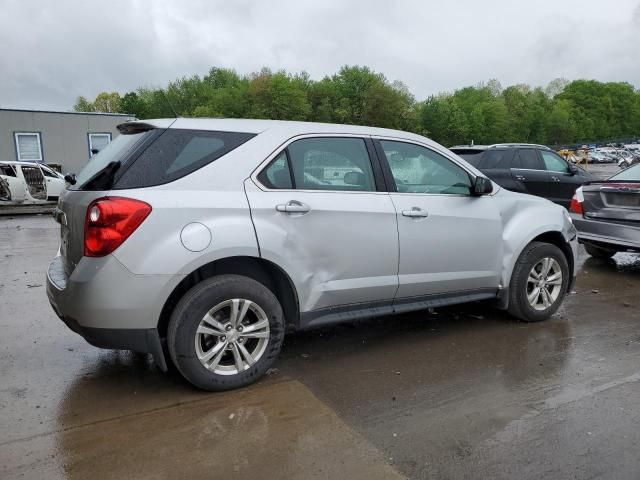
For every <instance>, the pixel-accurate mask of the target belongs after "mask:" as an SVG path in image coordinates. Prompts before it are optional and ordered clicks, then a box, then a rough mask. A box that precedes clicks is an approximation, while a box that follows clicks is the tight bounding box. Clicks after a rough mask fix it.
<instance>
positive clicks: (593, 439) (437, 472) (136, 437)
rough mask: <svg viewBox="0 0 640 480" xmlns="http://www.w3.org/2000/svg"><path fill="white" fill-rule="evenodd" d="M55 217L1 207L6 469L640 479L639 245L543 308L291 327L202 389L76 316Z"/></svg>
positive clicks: (97, 473) (1, 413)
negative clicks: (250, 360) (538, 319)
mask: <svg viewBox="0 0 640 480" xmlns="http://www.w3.org/2000/svg"><path fill="white" fill-rule="evenodd" d="M56 248H57V228H56V225H55V224H54V223H53V222H52V221H51V220H50V219H48V218H45V217H24V218H20V219H15V220H0V261H1V262H2V271H1V272H0V297H1V298H2V302H0V329H1V331H2V337H1V340H0V378H1V380H2V382H1V385H2V386H0V432H2V435H1V436H0V478H3V479H4V478H88V477H92V478H184V477H187V476H196V477H205V478H221V477H231V478H249V477H252V476H258V477H262V478H403V477H407V478H541V477H549V478H638V476H640V455H639V454H638V452H639V451H640V433H639V431H638V430H639V429H638V425H639V424H640V422H639V421H640V406H638V402H637V399H638V398H639V394H640V373H639V372H640V368H639V367H638V365H639V361H640V315H639V314H638V304H639V299H638V293H637V287H638V285H639V282H638V275H639V274H640V255H634V254H619V255H616V256H615V257H614V259H613V260H609V261H602V260H596V259H591V258H588V257H586V256H584V257H582V258H581V264H582V266H581V275H580V277H579V280H578V283H577V285H576V288H575V291H574V292H573V293H572V294H571V295H570V296H569V297H568V298H567V300H566V302H565V304H564V305H563V307H562V308H561V310H560V311H559V312H558V313H557V314H556V315H555V316H554V317H553V318H552V319H551V320H549V321H547V322H542V323H536V324H525V323H520V322H515V321H514V320H513V319H511V318H510V317H508V316H507V315H506V314H504V313H501V312H497V311H495V310H493V309H492V308H490V307H489V306H488V305H485V304H473V305H467V306H464V307H456V308H449V309H441V310H437V311H435V312H419V313H415V314H411V315H403V316H398V317H387V318H381V319H375V320H370V321H362V322H358V323H356V324H349V325H340V326H336V327H331V328H324V329H321V330H315V331H310V332H301V333H297V334H293V335H290V336H288V337H287V339H286V341H285V346H284V350H283V352H282V354H281V357H280V358H279V359H278V361H277V362H276V364H275V365H274V368H273V369H272V370H271V371H270V374H269V375H268V376H267V377H265V378H264V379H263V380H261V381H260V382H258V384H256V385H253V386H251V387H248V388H245V389H242V390H237V391H234V392H226V393H220V394H210V393H203V392H200V391H197V390H195V389H193V388H191V387H190V386H188V385H187V384H186V383H185V382H184V381H182V380H181V379H180V377H179V376H178V375H177V374H176V373H175V372H170V373H169V374H163V373H161V372H160V371H159V370H158V369H157V368H156V366H155V364H154V363H153V361H152V359H151V358H150V357H148V356H146V355H139V354H133V353H130V352H115V351H103V350H99V349H96V348H94V347H91V346H89V345H87V344H86V343H85V342H84V340H82V339H81V338H80V337H78V336H77V335H75V334H73V333H72V332H70V331H68V330H67V329H66V327H64V325H62V323H61V322H60V321H59V320H58V319H57V318H56V317H55V315H54V314H53V312H52V311H51V310H50V307H49V306H48V304H47V301H46V296H45V293H44V287H43V286H42V283H43V274H44V270H45V268H46V265H47V264H48V261H49V260H50V257H51V256H52V255H53V254H54V252H55V250H56Z"/></svg>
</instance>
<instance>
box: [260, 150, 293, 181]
mask: <svg viewBox="0 0 640 480" xmlns="http://www.w3.org/2000/svg"><path fill="white" fill-rule="evenodd" d="M258 180H260V183H262V184H263V185H264V186H266V187H267V188H283V189H291V188H293V184H292V183H291V172H290V170H289V159H288V158H287V152H282V153H281V154H280V155H278V156H277V157H276V159H275V160H274V161H273V162H271V163H270V164H269V166H268V167H267V168H265V169H264V170H263V171H262V172H260V174H259V175H258Z"/></svg>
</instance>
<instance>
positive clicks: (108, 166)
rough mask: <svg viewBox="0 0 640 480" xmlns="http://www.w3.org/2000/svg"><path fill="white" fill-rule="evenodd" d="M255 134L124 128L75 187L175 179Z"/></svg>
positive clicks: (106, 187) (146, 184)
mask: <svg viewBox="0 0 640 480" xmlns="http://www.w3.org/2000/svg"><path fill="white" fill-rule="evenodd" d="M254 136H255V134H253V133H241V132H217V131H206V130H182V129H149V130H146V131H133V132H129V131H127V130H125V131H123V133H122V134H121V135H119V136H118V137H116V139H115V140H114V141H113V142H111V143H110V144H109V145H108V146H107V147H106V148H105V149H103V150H102V151H101V152H100V153H98V154H97V155H96V156H94V157H93V158H92V159H91V160H90V161H89V163H88V164H87V166H86V167H85V168H84V169H83V170H82V171H81V172H80V174H79V175H78V176H77V178H76V185H75V186H72V187H71V189H76V190H111V189H114V190H120V189H129V188H143V187H151V186H154V185H162V184H165V183H169V182H172V181H174V180H177V179H179V178H181V177H184V176H186V175H188V174H190V173H193V172H195V171H196V170H199V169H200V168H202V167H204V166H205V165H208V164H209V163H211V162H213V161H215V160H217V159H219V158H220V157H222V156H224V155H226V154H227V153H229V152H230V151H232V150H234V149H236V148H237V147H239V146H240V145H242V144H243V143H245V142H246V141H248V140H249V139H251V138H253V137H254Z"/></svg>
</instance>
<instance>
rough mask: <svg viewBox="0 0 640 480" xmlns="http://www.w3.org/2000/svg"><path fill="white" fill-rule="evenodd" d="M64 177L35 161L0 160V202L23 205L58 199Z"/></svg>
mask: <svg viewBox="0 0 640 480" xmlns="http://www.w3.org/2000/svg"><path fill="white" fill-rule="evenodd" d="M64 188H65V181H64V177H63V176H62V175H61V174H59V173H58V172H56V171H55V170H53V169H51V168H50V167H48V166H46V165H42V164H40V163H35V162H0V202H1V203H0V204H1V205H7V204H9V205H19V204H20V205H25V204H36V203H46V202H50V201H56V200H58V197H59V196H60V193H61V192H62V191H63V190H64Z"/></svg>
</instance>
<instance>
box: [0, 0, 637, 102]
mask: <svg viewBox="0 0 640 480" xmlns="http://www.w3.org/2000/svg"><path fill="white" fill-rule="evenodd" d="M0 11H2V12H3V15H2V17H1V18H0V65H2V69H3V72H2V75H0V106H2V107H9V106H13V107H26V108H55V109H69V108H71V106H72V105H73V103H74V100H75V97H77V96H78V95H84V96H87V97H89V98H93V97H95V95H96V94H97V93H99V92H100V91H103V90H107V91H111V90H116V91H119V92H121V93H124V92H126V91H129V90H133V89H135V88H137V87H139V86H143V85H146V86H148V85H164V84H166V82H168V81H170V80H173V79H175V78H177V77H180V76H183V75H192V74H200V75H202V74H204V73H206V72H207V71H208V69H209V68H210V67H211V66H224V67H231V68H235V69H236V70H237V71H238V72H240V73H249V72H251V71H256V70H258V69H260V68H261V67H263V66H267V67H270V68H272V69H274V70H277V69H286V70H288V71H296V72H297V71H302V70H304V71H307V72H309V73H310V74H311V76H312V78H321V77H322V76H324V75H326V74H332V73H334V72H335V71H337V70H338V69H339V68H340V66H342V65H344V64H359V65H368V66H370V67H371V68H373V69H375V70H377V71H380V72H382V73H384V74H385V75H386V76H387V78H389V79H390V80H396V79H398V80H401V81H403V82H404V83H406V84H407V85H408V86H409V88H410V90H411V91H412V92H413V93H414V94H415V95H416V97H417V98H419V99H420V98H424V97H425V96H427V95H429V94H432V93H437V92H439V91H443V90H452V89H454V88H459V87H461V86H465V85H472V84H475V83H477V82H479V81H483V80H487V79H489V78H498V79H500V81H501V82H502V84H503V85H509V84H512V83H523V82H525V83H532V84H536V85H539V84H545V83H547V82H548V81H550V80H551V79H553V78H556V77H559V76H564V77H566V78H569V79H574V78H596V79H599V80H612V81H613V80H615V81H629V82H632V83H634V82H635V83H637V82H638V78H640V75H639V74H640V49H639V48H637V45H638V38H640V36H639V34H640V5H638V2H637V0H633V1H632V0H618V1H617V2H616V8H615V9H614V8H610V7H606V6H604V5H603V4H602V2H600V1H597V0H584V1H577V0H565V1H562V2H558V1H557V0H556V1H552V0H541V1H538V2H536V3H535V4H532V3H531V2H513V1H509V0H486V1H485V2H477V1H473V0H458V1H450V2H436V1H435V0H433V1H420V0H399V1H397V2H394V3H390V2H385V1H382V0H370V1H364V0H363V1H345V0H324V1H323V2H300V1H295V0H280V1H248V0H239V1H228V0H227V1H206V0H194V1H181V2H175V1H170V0H154V1H153V2H148V1H141V0H138V1H124V0H115V1H111V2H107V3H105V2H102V3H95V2H83V1H80V0H76V1H72V0H59V1H56V2H38V1H36V0H4V1H3V0H0Z"/></svg>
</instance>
